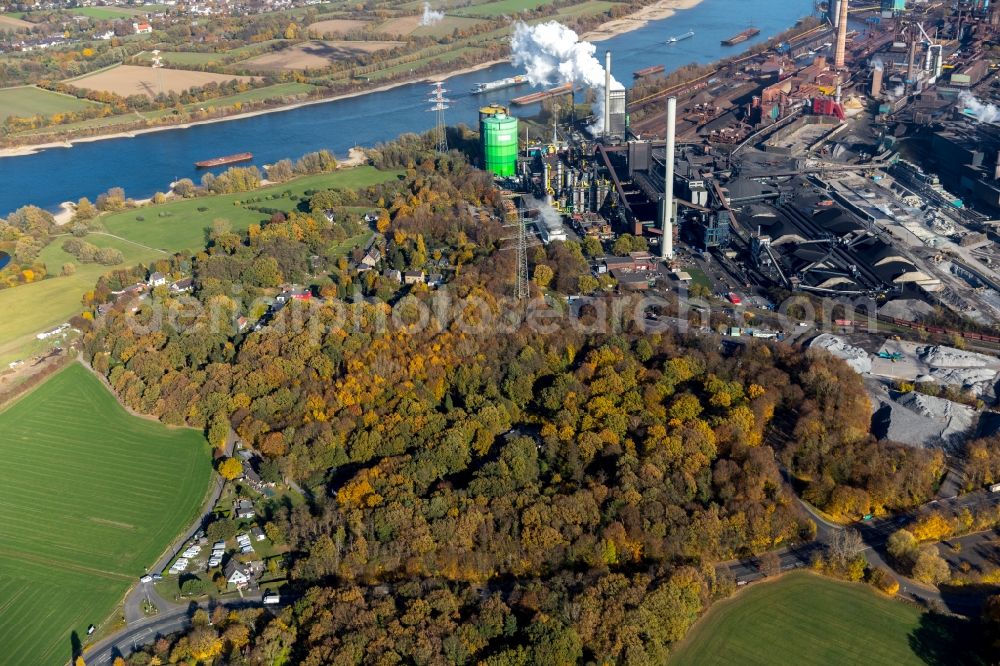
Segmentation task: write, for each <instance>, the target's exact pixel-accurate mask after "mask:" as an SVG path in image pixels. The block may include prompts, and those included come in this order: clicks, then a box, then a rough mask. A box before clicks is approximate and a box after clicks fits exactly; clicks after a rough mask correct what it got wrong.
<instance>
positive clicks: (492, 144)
mask: <svg viewBox="0 0 1000 666" xmlns="http://www.w3.org/2000/svg"><path fill="white" fill-rule="evenodd" d="M479 134H480V137H481V141H482V143H483V158H484V160H485V164H484V167H485V168H486V170H487V171H492V172H493V175H495V176H500V177H502V178H507V177H510V176H513V175H514V174H515V172H516V170H517V118H514V117H512V116H508V115H507V114H505V113H495V114H492V115H489V116H487V117H485V118H482V120H481V121H480V123H479Z"/></svg>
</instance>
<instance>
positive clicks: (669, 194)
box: [660, 97, 677, 261]
mask: <svg viewBox="0 0 1000 666" xmlns="http://www.w3.org/2000/svg"><path fill="white" fill-rule="evenodd" d="M676 135H677V98H676V97H669V98H667V149H666V154H665V155H664V162H665V163H666V169H665V170H666V176H664V181H663V240H662V241H661V242H660V258H661V259H663V260H664V261H666V260H667V259H673V258H674V141H675V140H676Z"/></svg>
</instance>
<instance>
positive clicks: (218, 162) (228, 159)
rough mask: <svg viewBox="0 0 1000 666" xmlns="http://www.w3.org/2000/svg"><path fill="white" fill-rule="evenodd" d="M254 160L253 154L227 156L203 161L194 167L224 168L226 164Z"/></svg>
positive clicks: (196, 163)
mask: <svg viewBox="0 0 1000 666" xmlns="http://www.w3.org/2000/svg"><path fill="white" fill-rule="evenodd" d="M252 159H253V153H236V154H234V155H226V156H225V157H216V158H213V159H210V160H202V161H201V162H195V163H194V165H195V166H196V167H198V168H199V169H211V168H212V167H217V166H224V165H226V164H236V163H238V162H249V161H250V160H252Z"/></svg>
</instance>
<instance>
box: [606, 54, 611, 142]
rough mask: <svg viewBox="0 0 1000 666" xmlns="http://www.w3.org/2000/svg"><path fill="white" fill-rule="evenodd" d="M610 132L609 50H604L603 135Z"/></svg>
mask: <svg viewBox="0 0 1000 666" xmlns="http://www.w3.org/2000/svg"><path fill="white" fill-rule="evenodd" d="M610 134H611V51H605V52H604V136H609V135H610Z"/></svg>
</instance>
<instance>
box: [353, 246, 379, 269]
mask: <svg viewBox="0 0 1000 666" xmlns="http://www.w3.org/2000/svg"><path fill="white" fill-rule="evenodd" d="M381 258H382V253H381V252H380V251H379V249H378V248H377V247H370V248H369V249H368V251H367V252H365V256H363V257H361V261H359V262H358V264H357V266H356V267H355V268H357V270H358V272H359V273H364V272H365V271H370V270H371V269H373V268H375V264H377V263H378V262H379V259H381Z"/></svg>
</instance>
